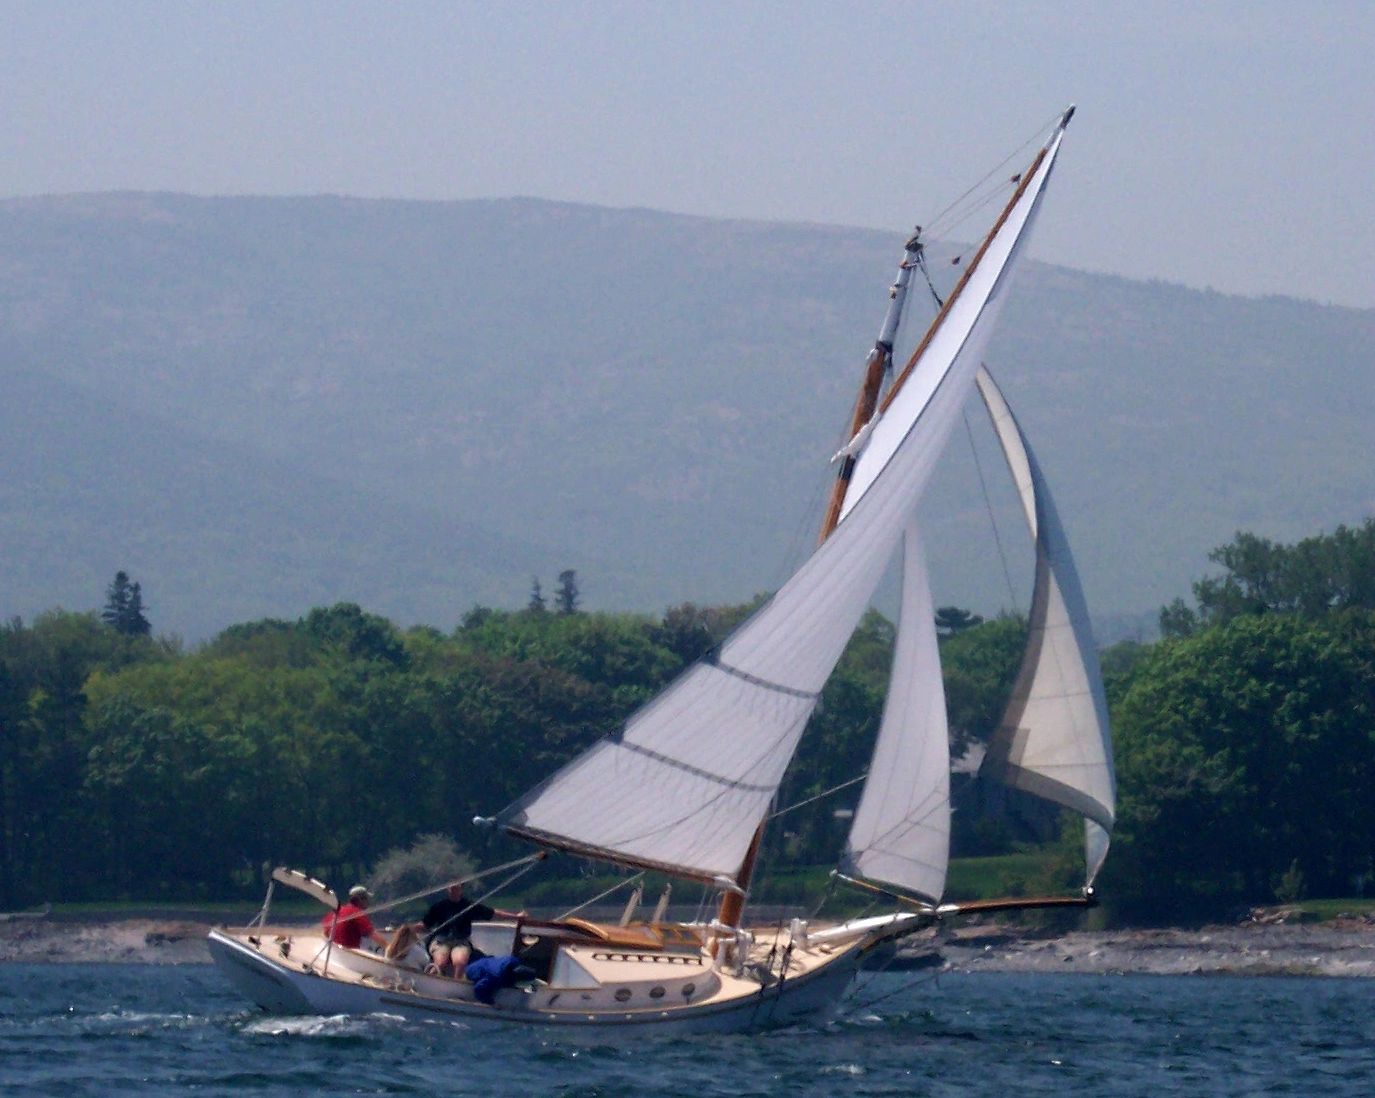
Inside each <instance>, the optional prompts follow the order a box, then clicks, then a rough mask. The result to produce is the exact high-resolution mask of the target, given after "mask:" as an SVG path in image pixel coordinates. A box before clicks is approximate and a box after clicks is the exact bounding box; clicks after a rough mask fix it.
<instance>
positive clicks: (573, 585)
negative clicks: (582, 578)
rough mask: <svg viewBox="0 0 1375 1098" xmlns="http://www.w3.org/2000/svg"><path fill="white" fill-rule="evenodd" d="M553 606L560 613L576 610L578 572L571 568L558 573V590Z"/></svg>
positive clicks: (571, 612)
mask: <svg viewBox="0 0 1375 1098" xmlns="http://www.w3.org/2000/svg"><path fill="white" fill-rule="evenodd" d="M554 606H555V607H556V608H557V609H558V612H559V613H560V614H576V613H577V612H578V574H577V572H575V571H573V569H571V568H566V569H564V570H563V571H562V572H560V573H559V590H558V593H557V594H556V595H555V596H554Z"/></svg>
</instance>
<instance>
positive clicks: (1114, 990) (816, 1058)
mask: <svg viewBox="0 0 1375 1098" xmlns="http://www.w3.org/2000/svg"><path fill="white" fill-rule="evenodd" d="M1373 990H1375V985H1371V984H1369V983H1368V982H1366V981H1360V980H1353V981H1343V980H1315V979H1303V978H1295V979H1288V978H1285V979H1255V980H1247V979H1232V978H1212V977H1206V978H1205V977H1091V976H1074V975H1058V974H1057V975H1053V976H1051V975H1008V974H1002V975H999V974H992V973H989V974H975V975H961V974H945V975H943V976H942V977H941V978H940V979H939V980H937V981H934V982H933V981H930V980H929V979H927V980H924V981H922V982H920V983H915V984H911V985H910V986H909V985H905V984H904V983H903V977H902V976H901V975H899V974H891V975H883V976H879V977H876V978H874V979H873V981H872V982H870V983H867V984H865V985H864V987H863V988H861V989H860V992H861V993H862V994H863V997H861V994H859V993H857V994H856V995H855V996H854V999H853V1000H852V1004H851V1009H850V1010H849V1011H848V1012H846V1013H843V1014H842V1015H841V1016H840V1017H839V1018H838V1019H836V1020H835V1021H834V1022H832V1023H830V1024H827V1025H825V1026H820V1027H814V1028H799V1029H794V1030H788V1031H778V1032H772V1033H764V1034H756V1035H745V1036H703V1037H673V1036H665V1037H658V1038H652V1039H638V1040H635V1041H633V1042H631V1041H626V1042H624V1043H622V1042H613V1041H605V1040H602V1039H600V1038H599V1037H598V1036H597V1035H587V1034H582V1035H579V1038H578V1039H573V1040H570V1039H566V1038H558V1039H551V1038H549V1037H547V1036H544V1037H541V1036H539V1035H533V1036H532V1035H531V1034H529V1033H528V1032H524V1033H510V1034H506V1033H499V1034H494V1035H489V1034H485V1033H484V1034H478V1033H475V1032H473V1031H471V1030H468V1029H464V1028H463V1027H462V1026H461V1025H459V1026H456V1025H454V1024H452V1023H449V1022H445V1021H434V1022H427V1023H416V1022H409V1021H405V1020H403V1019H401V1018H398V1017H396V1016H391V1015H375V1016H371V1017H365V1018H358V1017H350V1016H342V1015H340V1016H311V1017H273V1016H270V1015H265V1014H260V1013H256V1012H254V1011H251V1010H249V1009H248V1008H247V1007H246V1006H245V1005H244V1003H243V1002H242V1000H240V999H239V998H238V997H237V996H236V995H235V994H234V993H233V992H232V991H231V990H230V989H229V988H228V986H227V985H225V984H224V983H223V981H222V980H221V979H220V978H219V977H218V974H217V973H215V972H214V970H212V969H209V968H196V969H179V968H159V967H152V966H149V967H139V966H133V967H130V966H100V965H89V966H60V967H59V966H24V965H10V966H0V1092H4V1093H6V1094H8V1093H14V1094H25V1095H28V1094H38V1095H53V1096H55V1098H80V1096H84V1095H102V1096H103V1095H134V1094H138V1095H155V1096H160V1095H177V1096H181V1095H184V1094H187V1093H200V1094H213V1095H254V1096H273V1098H276V1096H287V1095H314V1094H319V1093H326V1092H328V1093H349V1094H388V1095H409V1094H417V1095H420V1094H425V1095H428V1094H438V1093H443V1094H474V1095H483V1096H484V1098H486V1096H491V1095H505V1094H526V1093H530V1094H541V1095H557V1096H561V1098H601V1096H607V1098H611V1096H615V1098H621V1096H623V1095H626V1094H635V1093H654V1094H656V1095H663V1096H665V1098H676V1096H678V1095H682V1096H684V1098H687V1096H691V1098H714V1096H718V1095H719V1096H725V1095H730V1096H731V1098H766V1096H772V1095H788V1096H790V1098H791V1096H794V1095H796V1096H800V1098H810V1096H817V1098H823V1096H824V1098H835V1095H836V1094H837V1093H843V1094H845V1095H847V1096H849V1095H857V1096H867V1095H898V1094H907V1095H910V1094H913V1093H920V1094H922V1095H924V1096H926V1095H930V1096H935V1098H943V1096H947V1095H949V1096H952V1098H953V1096H955V1095H958V1096H959V1098H968V1095H969V1094H971V1093H975V1094H979V1093H1000V1092H1007V1093H1013V1092H1015V1093H1017V1094H1019V1095H1041V1094H1045V1095H1050V1094H1056V1095H1063V1094H1066V1093H1089V1092H1092V1093H1094V1094H1095V1096H1096V1098H1098V1096H1102V1098H1113V1096H1118V1095H1139V1094H1145V1093H1153V1092H1156V1091H1160V1092H1166V1093H1187V1094H1190V1095H1199V1096H1204V1098H1210V1096H1216V1095H1232V1094H1238V1093H1249V1094H1275V1095H1280V1094H1299V1093H1322V1094H1324V1095H1334V1096H1338V1098H1357V1096H1360V1098H1365V1096H1366V1095H1368V1094H1371V1093H1375V1054H1373V1053H1372V1049H1375V1019H1372V1013H1375V1012H1371V1011H1370V1010H1369V1009H1368V1003H1369V999H1370V996H1371V994H1372V991H1373ZM874 996H882V998H881V999H874Z"/></svg>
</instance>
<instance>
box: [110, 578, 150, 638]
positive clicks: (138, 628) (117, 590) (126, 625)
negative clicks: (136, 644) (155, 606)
mask: <svg viewBox="0 0 1375 1098" xmlns="http://www.w3.org/2000/svg"><path fill="white" fill-rule="evenodd" d="M100 620H101V621H103V622H104V623H105V624H106V625H108V626H109V627H110V628H111V629H113V630H114V631H115V632H116V633H122V634H124V636H126V637H146V636H148V635H149V633H151V632H152V630H153V627H152V626H151V625H150V624H149V622H148V619H147V618H146V617H144V616H143V588H142V586H141V585H140V584H138V583H130V582H129V573H128V572H124V571H119V572H116V573H115V578H114V579H113V580H112V581H111V582H110V586H109V587H107V588H106V589H105V609H103V610H102V611H101V612H100Z"/></svg>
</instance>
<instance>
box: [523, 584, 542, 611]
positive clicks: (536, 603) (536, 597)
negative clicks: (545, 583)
mask: <svg viewBox="0 0 1375 1098" xmlns="http://www.w3.org/2000/svg"><path fill="white" fill-rule="evenodd" d="M525 609H527V610H529V611H530V613H532V614H543V613H544V610H545V606H544V590H543V588H541V587H540V583H539V576H531V577H530V601H529V602H527V603H526V604H525Z"/></svg>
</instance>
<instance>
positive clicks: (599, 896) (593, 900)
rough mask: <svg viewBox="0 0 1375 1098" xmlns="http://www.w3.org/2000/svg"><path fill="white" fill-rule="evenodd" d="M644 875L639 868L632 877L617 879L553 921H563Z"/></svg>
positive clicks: (642, 877) (641, 878)
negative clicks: (605, 888)
mask: <svg viewBox="0 0 1375 1098" xmlns="http://www.w3.org/2000/svg"><path fill="white" fill-rule="evenodd" d="M644 875H645V873H644V870H643V869H642V870H640V872H638V873H636V874H635V875H634V876H633V877H627V878H626V879H625V880H623V881H617V882H616V883H615V884H613V885H612V886H611V887H610V888H608V889H607V890H606V891H605V892H598V893H597V894H596V895H595V896H593V897H592V898H591V899H590V900H584V901H583V902H582V903H580V904H578V906H577V907H570V908H569V909H568V910H567V911H565V912H564V913H563V914H562V915H560V916H559V917H558V918H557V919H555V920H554V921H555V922H557V923H561V922H563V920H564V919H566V918H568V916H570V915H572V914H573V913H574V912H578V911H581V910H582V909H583V908H585V907H590V906H591V905H592V904H595V903H596V902H597V901H598V900H601V899H604V898H605V897H607V896H610V895H611V893H613V892H615V891H616V889H618V888H624V887H625V886H626V885H628V884H631V883H633V882H635V881H639V880H643V879H644Z"/></svg>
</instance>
